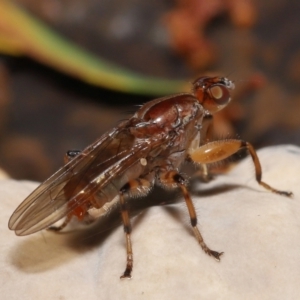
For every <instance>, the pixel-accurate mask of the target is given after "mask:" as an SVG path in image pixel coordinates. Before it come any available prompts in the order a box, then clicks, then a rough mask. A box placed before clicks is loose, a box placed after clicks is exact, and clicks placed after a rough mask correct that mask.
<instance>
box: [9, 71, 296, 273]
mask: <svg viewBox="0 0 300 300" xmlns="http://www.w3.org/2000/svg"><path fill="white" fill-rule="evenodd" d="M232 89H234V83H233V82H232V81H230V80H229V79H227V78H224V77H200V78H198V79H197V80H195V81H194V82H193V88H192V92H191V93H182V94H177V95H172V96H168V97H164V98H158V99H155V100H152V101H150V102H148V103H146V104H144V105H143V106H142V107H141V108H140V109H139V110H138V111H137V112H136V113H135V114H134V115H133V116H132V117H131V118H130V119H129V120H126V121H123V122H122V123H120V124H119V125H118V126H117V127H116V128H114V129H112V130H111V131H109V132H107V133H106V134H104V135H103V136H102V137H100V139H99V140H97V141H96V142H95V143H93V144H92V145H90V146H88V147H87V148H86V149H84V150H83V151H69V152H67V154H66V164H65V165H64V166H63V167H62V168H61V169H59V170H58V171H57V172H56V173H55V174H54V175H52V176H51V177H50V178H49V179H47V180H46V181H45V182H43V183H42V184H41V185H40V186H39V187H38V188H37V189H36V190H34V191H33V192H32V193H31V194H30V195H29V196H28V197H27V198H26V199H25V200H24V201H23V202H22V203H21V204H20V205H19V207H18V208H17V209H16V210H15V212H14V213H13V214H12V216H11V218H10V220H9V225H8V226H9V228H10V229H11V230H14V231H15V233H16V234H17V235H20V236H22V235H28V234H32V233H34V232H37V231H39V230H42V229H46V228H49V229H51V230H54V231H60V230H62V229H63V228H64V227H66V226H67V224H68V223H69V221H70V220H71V219H72V218H73V217H77V218H78V219H79V220H84V219H86V218H87V217H89V216H93V217H94V218H98V217H100V216H101V215H103V214H106V213H108V212H109V209H110V207H111V206H112V205H113V204H116V203H119V205H120V210H121V217H122V222H123V226H124V232H125V239H126V251H127V261H126V268H125V271H124V273H123V275H122V276H121V278H131V272H132V268H133V252H132V245H131V224H130V218H129V212H128V208H127V201H129V199H130V198H131V197H133V196H145V195H146V194H147V193H149V191H150V190H151V188H152V187H153V185H154V184H155V183H158V184H160V185H162V186H164V187H167V188H179V189H180V190H181V192H182V194H183V196H184V200H185V202H186V205H187V208H188V212H189V215H190V221H191V225H192V229H193V231H194V234H195V237H196V239H197V240H198V242H199V244H200V246H201V247H202V249H203V250H204V252H205V253H207V254H208V255H209V256H212V257H214V258H215V259H216V260H220V257H221V255H222V254H223V252H217V251H214V250H211V249H210V248H209V247H208V246H207V245H206V244H205V242H204V240H203V237H202V235H201V233H200V231H199V229H198V227H197V216H196V212H195V208H194V205H193V202H192V199H191V197H190V195H189V192H188V190H187V180H186V179H185V178H184V176H183V175H182V174H181V173H180V168H181V166H182V164H183V163H184V162H185V161H190V162H191V161H192V162H194V163H196V164H199V165H202V166H203V167H204V169H206V165H207V164H210V163H215V162H218V161H221V160H223V159H225V158H227V157H229V156H231V155H233V154H234V153H236V152H237V151H239V150H240V149H242V148H246V149H247V150H248V151H249V153H250V155H251V157H252V160H253V163H254V167H255V176H256V181H257V182H258V184H260V185H261V186H263V187H264V188H265V189H267V190H269V191H271V192H273V193H276V194H280V195H284V196H288V197H290V196H292V193H291V192H285V191H280V190H277V189H275V188H272V187H271V186H270V185H268V184H267V183H265V182H263V181H262V180H261V179H262V171H261V166H260V162H259V159H258V157H257V154H256V152H255V150H254V148H253V146H252V145H251V144H250V143H248V142H245V141H242V140H238V139H225V140H220V141H212V142H208V137H209V132H210V131H211V126H212V118H213V114H214V113H216V112H218V111H219V110H221V109H222V108H224V107H225V106H226V105H227V104H228V103H229V102H230V100H231V97H230V90H232ZM62 218H65V219H64V222H63V223H62V224H61V225H60V226H58V227H54V226H52V225H53V224H54V223H55V222H57V221H58V220H60V219H62Z"/></svg>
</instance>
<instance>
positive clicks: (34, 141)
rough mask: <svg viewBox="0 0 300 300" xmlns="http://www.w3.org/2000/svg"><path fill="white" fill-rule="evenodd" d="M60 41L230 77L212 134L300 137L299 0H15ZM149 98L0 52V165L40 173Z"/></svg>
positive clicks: (163, 68)
mask: <svg viewBox="0 0 300 300" xmlns="http://www.w3.org/2000/svg"><path fill="white" fill-rule="evenodd" d="M15 3H18V4H19V5H20V6H22V7H24V8H26V9H27V11H28V12H30V13H31V14H32V15H34V16H36V17H37V18H39V19H41V20H43V21H44V22H45V23H47V24H48V25H49V26H51V27H52V28H53V29H54V30H56V31H57V32H58V33H60V34H62V35H63V36H64V37H65V38H66V39H70V40H72V41H73V42H75V43H76V44H78V45H81V46H82V47H84V48H85V49H87V50H89V51H91V52H92V53H94V54H96V55H97V56H99V57H102V58H105V59H107V60H109V61H112V62H114V63H116V64H118V65H119V66H122V67H126V68H127V69H130V70H134V71H136V72H139V73H141V74H144V75H148V76H158V77H164V78H170V79H183V80H186V81H187V82H190V81H191V80H193V78H195V77H196V76H198V75H199V74H218V75H221V76H227V77H229V78H230V79H232V80H234V81H235V84H236V90H235V92H234V98H233V102H232V103H231V105H230V106H229V107H228V108H227V109H226V110H225V111H224V112H222V113H219V114H217V115H216V118H215V119H216V120H215V121H216V135H217V136H221V137H227V136H230V137H232V136H235V135H236V134H238V135H239V136H241V137H242V138H243V139H245V140H248V141H250V142H251V143H253V144H254V145H255V147H258V148H259V147H263V146H267V145H276V144H282V143H293V144H297V145H299V144H300V130H299V126H300V33H299V25H300V19H299V11H300V2H299V1H296V0H295V1H284V0H278V1H276V2H275V1H258V0H251V1H250V0H248V1H246V0H235V1H233V0H227V1H223V0H219V1H217V0H214V1H205V0H177V1H175V0H172V1H171V0H161V1H142V0H140V1H135V0H52V1H49V0H18V1H15ZM2 13H5V12H0V18H1V14H2ZM152 98H153V95H150V93H149V95H148V96H147V95H138V94H134V95H133V94H132V95H131V94H130V93H121V92H119V91H113V90H108V89H104V88H101V87H96V86H92V85H89V84H87V83H84V82H81V81H79V80H77V79H74V78H72V77H69V76H68V75H66V74H62V73H61V72H59V71H57V70H55V69H54V68H51V67H49V66H46V65H44V64H41V63H39V62H38V61H36V60H35V59H34V58H32V57H31V58H29V57H28V56H26V55H23V56H19V57H14V56H10V55H7V54H5V55H2V56H1V59H0V167H1V168H3V169H4V170H5V171H6V172H8V173H9V175H10V176H11V177H13V178H17V179H32V180H38V181H41V180H44V179H46V178H47V177H48V176H49V175H51V173H53V172H54V171H55V170H56V169H57V168H58V167H60V166H61V165H62V164H63V156H64V154H65V152H66V151H67V150H69V149H83V148H85V147H86V146H87V145H88V144H90V143H92V142H93V141H94V140H95V139H97V138H99V137H100V136H101V134H103V133H104V132H105V131H107V130H108V129H109V128H111V127H113V126H115V125H116V124H117V123H118V121H119V120H120V119H124V118H126V117H128V115H130V114H131V113H132V112H134V111H135V110H136V109H137V105H139V104H142V103H144V102H146V101H148V100H150V99H152Z"/></svg>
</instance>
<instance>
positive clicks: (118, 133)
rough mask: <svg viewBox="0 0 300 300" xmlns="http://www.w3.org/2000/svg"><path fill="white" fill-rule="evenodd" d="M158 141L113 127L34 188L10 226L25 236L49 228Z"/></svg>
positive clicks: (143, 154)
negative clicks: (138, 138)
mask: <svg viewBox="0 0 300 300" xmlns="http://www.w3.org/2000/svg"><path fill="white" fill-rule="evenodd" d="M161 143H162V141H154V140H153V141H152V142H151V146H149V140H138V141H137V140H136V139H135V137H134V136H132V135H131V134H130V133H129V131H127V130H126V129H124V128H117V129H114V130H113V131H111V132H109V133H107V134H106V135H104V136H102V137H101V138H100V139H99V140H98V141H96V142H95V143H94V144H92V145H90V146H89V147H88V148H86V149H85V150H84V151H83V152H81V153H80V154H79V155H78V156H76V157H75V158H74V159H72V160H71V161H70V162H69V163H68V164H66V165H65V166H64V167H62V168H61V169H60V170H58V171H57V172H56V173H55V174H54V175H52V176H51V177H50V178H49V179H47V180H46V181H45V182H44V183H42V184H41V185H40V186H39V187H38V188H37V189H36V190H34V191H33V192H32V193H31V194H30V195H29V196H28V197H27V198H26V199H25V200H24V201H23V202H22V203H21V204H20V205H19V207H18V208H17V209H16V210H15V212H14V213H13V215H12V216H11V218H10V220H9V225H8V226H9V228H10V229H11V230H14V231H15V232H16V234H17V235H28V234H31V233H34V232H36V231H39V230H42V229H45V228H47V227H49V226H50V225H52V224H53V223H55V222H56V221H58V220H60V219H61V218H62V217H64V216H66V215H67V214H68V213H70V212H71V211H73V210H74V209H76V208H77V207H80V206H81V205H82V204H84V203H85V202H86V201H88V199H89V197H90V196H91V195H93V194H94V193H95V192H96V191H97V190H99V189H101V188H103V187H104V186H105V185H106V184H108V183H109V182H110V181H111V180H112V179H113V178H114V176H116V175H119V174H121V173H122V172H124V171H125V170H127V169H128V168H130V166H132V165H133V164H135V163H136V162H137V161H138V160H139V159H140V158H141V157H145V156H147V153H148V152H149V151H150V150H153V147H157V146H159V145H160V144H161ZM99 179H101V180H99Z"/></svg>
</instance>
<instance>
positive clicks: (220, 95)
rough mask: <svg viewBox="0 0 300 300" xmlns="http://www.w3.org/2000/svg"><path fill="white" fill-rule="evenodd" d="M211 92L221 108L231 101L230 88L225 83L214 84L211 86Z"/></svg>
mask: <svg viewBox="0 0 300 300" xmlns="http://www.w3.org/2000/svg"><path fill="white" fill-rule="evenodd" d="M209 92H210V95H211V97H212V98H213V99H214V101H215V102H216V105H217V106H218V107H219V109H221V108H222V107H223V106H224V105H227V104H228V103H229V102H230V93H229V91H228V88H227V87H225V86H223V85H214V86H212V87H211V88H209Z"/></svg>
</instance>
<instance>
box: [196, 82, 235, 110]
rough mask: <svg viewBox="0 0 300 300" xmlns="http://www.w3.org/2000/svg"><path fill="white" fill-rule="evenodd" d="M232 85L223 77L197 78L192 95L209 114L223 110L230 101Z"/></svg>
mask: <svg viewBox="0 0 300 300" xmlns="http://www.w3.org/2000/svg"><path fill="white" fill-rule="evenodd" d="M232 89H234V83H233V82H232V81H231V80H229V79H227V78H225V77H199V78H198V79H196V80H195V81H194V82H193V94H194V96H195V97H196V98H197V99H198V101H199V103H200V104H201V105H202V106H203V107H204V109H206V110H208V111H209V112H210V113H211V114H213V113H215V112H217V111H219V110H221V109H222V108H224V107H225V106H226V105H227V104H228V103H229V102H230V100H231V97H230V90H232Z"/></svg>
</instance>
